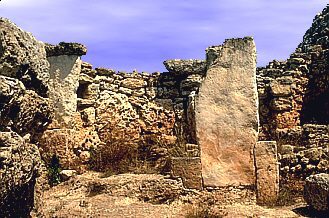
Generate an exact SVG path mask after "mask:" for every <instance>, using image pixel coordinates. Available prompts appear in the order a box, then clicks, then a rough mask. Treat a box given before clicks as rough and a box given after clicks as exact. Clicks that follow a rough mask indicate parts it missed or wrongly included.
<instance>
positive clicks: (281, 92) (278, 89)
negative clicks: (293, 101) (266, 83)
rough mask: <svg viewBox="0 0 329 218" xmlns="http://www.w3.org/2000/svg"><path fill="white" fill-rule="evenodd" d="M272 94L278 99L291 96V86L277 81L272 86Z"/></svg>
mask: <svg viewBox="0 0 329 218" xmlns="http://www.w3.org/2000/svg"><path fill="white" fill-rule="evenodd" d="M270 88H271V93H272V95H273V96H276V97H284V96H290V95H291V94H292V93H291V86H290V85H289V84H280V83H278V82H277V81H273V82H271V84H270Z"/></svg>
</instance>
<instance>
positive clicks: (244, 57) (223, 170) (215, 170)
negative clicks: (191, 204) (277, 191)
mask: <svg viewBox="0 0 329 218" xmlns="http://www.w3.org/2000/svg"><path fill="white" fill-rule="evenodd" d="M207 69H208V70H207V75H206V78H205V80H204V81H203V82H202V84H201V87H200V90H199V96H198V98H197V101H196V132H197V138H198V143H199V144H200V147H201V163H202V176H203V180H204V185H205V186H228V185H252V184H254V183H255V176H254V166H253V148H254V146H255V144H256V141H257V135H258V96H257V86H256V48H255V43H254V41H253V39H252V38H251V37H246V38H243V39H229V40H226V41H225V43H224V44H223V45H222V46H213V47H209V48H208V49H207Z"/></svg>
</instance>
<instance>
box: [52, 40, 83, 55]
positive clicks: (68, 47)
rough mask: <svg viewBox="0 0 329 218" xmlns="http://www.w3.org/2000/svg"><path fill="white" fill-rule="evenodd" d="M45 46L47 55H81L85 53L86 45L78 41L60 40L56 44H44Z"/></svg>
mask: <svg viewBox="0 0 329 218" xmlns="http://www.w3.org/2000/svg"><path fill="white" fill-rule="evenodd" d="M45 48H46V52H47V57H51V56H61V55H74V56H82V55H85V54H86V53H87V48H86V46H84V45H82V44H80V43H67V42H60V43H59V44H58V45H51V44H46V46H45Z"/></svg>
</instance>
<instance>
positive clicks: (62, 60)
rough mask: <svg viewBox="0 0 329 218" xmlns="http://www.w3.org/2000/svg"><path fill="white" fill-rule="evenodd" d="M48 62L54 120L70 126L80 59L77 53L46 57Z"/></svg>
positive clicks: (64, 125)
mask: <svg viewBox="0 0 329 218" xmlns="http://www.w3.org/2000/svg"><path fill="white" fill-rule="evenodd" d="M48 61H49V63H50V78H51V79H50V87H49V88H50V91H49V92H50V95H49V97H50V99H51V100H52V102H53V103H54V112H55V113H54V114H55V117H54V119H55V121H57V122H58V123H61V127H69V128H70V127H72V124H71V123H72V115H73V114H74V113H75V112H76V111H77V98H78V96H77V90H78V86H79V74H80V71H81V59H80V57H79V56H77V55H60V56H51V57H48Z"/></svg>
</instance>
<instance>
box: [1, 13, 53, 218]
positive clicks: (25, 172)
mask: <svg viewBox="0 0 329 218" xmlns="http://www.w3.org/2000/svg"><path fill="white" fill-rule="evenodd" d="M48 79H49V63H48V61H47V59H46V51H45V48H44V44H43V43H42V42H39V41H37V40H36V39H35V38H34V37H33V36H32V35H31V34H30V33H27V32H24V31H23V30H21V29H20V28H18V27H17V26H16V25H15V24H13V23H11V22H10V21H9V20H7V19H4V18H0V214H1V216H4V217H28V216H29V215H30V212H31V211H32V209H33V208H34V209H36V208H37V207H38V205H39V203H40V202H38V199H39V196H40V194H41V189H42V188H41V186H42V184H41V183H40V181H41V180H40V178H41V177H40V175H41V172H42V171H43V170H44V168H43V167H42V164H41V158H40V154H39V150H38V148H37V146H36V145H34V144H33V143H37V141H38V138H39V137H40V134H42V132H43V131H44V130H45V129H46V127H47V125H48V124H49V123H50V122H51V119H52V105H51V103H49V100H48V98H47V96H48V88H49V87H48ZM36 184H37V185H36ZM43 184H44V183H43ZM35 212H36V213H35V214H38V213H39V212H38V211H36V210H35Z"/></svg>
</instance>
